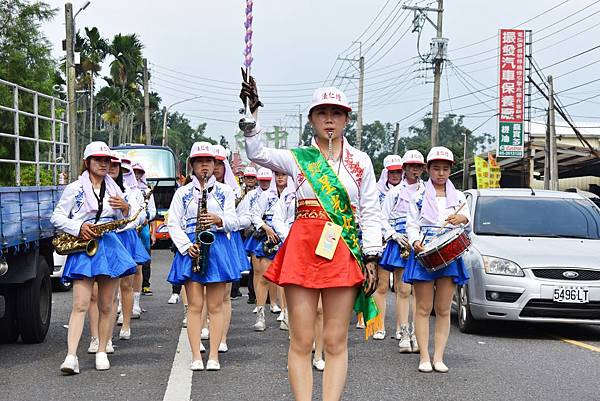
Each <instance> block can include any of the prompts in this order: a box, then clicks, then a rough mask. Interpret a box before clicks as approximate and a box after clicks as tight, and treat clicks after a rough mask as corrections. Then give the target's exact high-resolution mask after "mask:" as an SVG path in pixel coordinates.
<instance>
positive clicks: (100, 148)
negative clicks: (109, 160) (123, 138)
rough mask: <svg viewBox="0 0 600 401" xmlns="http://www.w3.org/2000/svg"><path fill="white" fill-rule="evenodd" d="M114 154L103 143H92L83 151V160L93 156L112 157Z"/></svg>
mask: <svg viewBox="0 0 600 401" xmlns="http://www.w3.org/2000/svg"><path fill="white" fill-rule="evenodd" d="M112 155H113V152H112V150H110V148H109V147H108V145H107V144H105V143H104V142H102V141H94V142H90V143H89V144H88V145H87V146H86V147H85V150H84V151H83V158H84V159H87V158H88V157H91V156H96V157H112Z"/></svg>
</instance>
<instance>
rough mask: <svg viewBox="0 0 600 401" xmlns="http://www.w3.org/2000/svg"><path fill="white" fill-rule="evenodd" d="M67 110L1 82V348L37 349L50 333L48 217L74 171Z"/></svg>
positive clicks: (61, 103)
mask: <svg viewBox="0 0 600 401" xmlns="http://www.w3.org/2000/svg"><path fill="white" fill-rule="evenodd" d="M65 110H66V102H65V101H64V100H62V99H59V98H55V97H52V96H49V95H46V94H43V93H39V92H35V91H32V90H30V89H27V88H24V87H21V86H19V85H15V84H13V83H10V82H7V81H4V80H1V79H0V179H1V180H2V181H1V182H0V184H1V187H0V343H9V342H15V341H17V340H18V339H19V337H20V338H21V340H22V341H23V342H24V343H40V342H43V341H44V339H45V337H46V333H47V332H48V328H49V327H50V319H51V316H52V283H51V279H50V274H51V272H52V269H53V267H54V262H53V247H52V239H53V236H54V227H53V226H52V224H51V223H50V217H51V215H52V212H53V210H54V207H55V205H56V203H57V202H58V200H59V199H60V195H61V193H62V190H63V188H64V184H65V183H66V181H67V171H68V166H69V164H68V163H67V159H68V143H67V142H68V141H67V140H66V138H67V127H68V122H67V121H66V120H65V114H66V113H65ZM7 117H8V118H7Z"/></svg>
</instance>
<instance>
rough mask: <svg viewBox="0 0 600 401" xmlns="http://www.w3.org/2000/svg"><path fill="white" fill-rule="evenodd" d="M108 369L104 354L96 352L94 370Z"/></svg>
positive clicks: (108, 365) (106, 357) (106, 358)
mask: <svg viewBox="0 0 600 401" xmlns="http://www.w3.org/2000/svg"><path fill="white" fill-rule="evenodd" d="M108 369H110V362H109V361H108V356H106V352H96V370H108Z"/></svg>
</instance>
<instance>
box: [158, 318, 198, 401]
mask: <svg viewBox="0 0 600 401" xmlns="http://www.w3.org/2000/svg"><path fill="white" fill-rule="evenodd" d="M191 360H192V349H191V348H190V343H189V341H188V338H187V331H186V329H185V328H183V329H181V333H180V334H179V342H178V343H177V350H176V351H175V357H174V358H173V366H172V367H171V374H170V376H169V382H168V384H167V389H166V391H165V396H164V398H163V401H182V400H189V399H190V398H191V395H192V373H193V372H192V371H191V370H190V367H189V363H190V361H191Z"/></svg>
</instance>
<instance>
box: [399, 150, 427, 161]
mask: <svg viewBox="0 0 600 401" xmlns="http://www.w3.org/2000/svg"><path fill="white" fill-rule="evenodd" d="M402 163H404V164H425V158H424V157H423V154H422V153H421V152H419V151H418V150H414V149H412V150H407V151H406V153H404V157H402Z"/></svg>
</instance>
